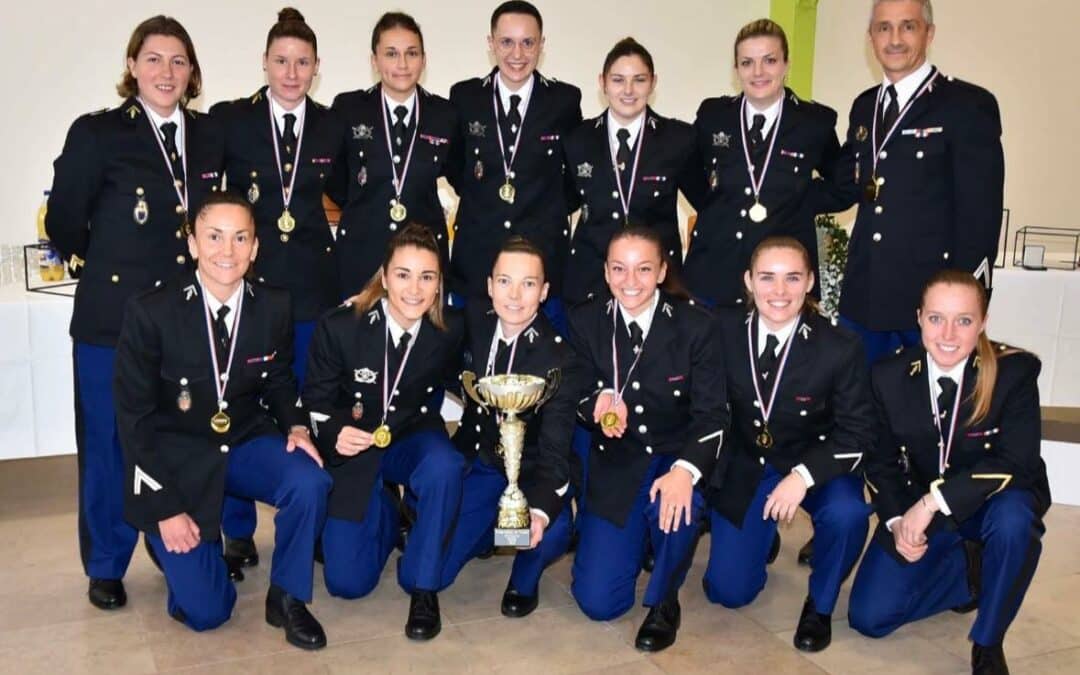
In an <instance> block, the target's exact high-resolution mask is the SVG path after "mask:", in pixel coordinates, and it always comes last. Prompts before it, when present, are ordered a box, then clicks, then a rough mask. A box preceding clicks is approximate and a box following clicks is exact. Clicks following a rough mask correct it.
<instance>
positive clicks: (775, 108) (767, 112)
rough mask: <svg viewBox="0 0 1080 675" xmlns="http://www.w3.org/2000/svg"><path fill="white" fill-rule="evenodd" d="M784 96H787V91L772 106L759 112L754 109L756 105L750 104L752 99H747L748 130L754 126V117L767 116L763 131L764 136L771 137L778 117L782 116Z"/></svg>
mask: <svg viewBox="0 0 1080 675" xmlns="http://www.w3.org/2000/svg"><path fill="white" fill-rule="evenodd" d="M784 96H787V92H786V91H785V92H784V94H783V96H781V97H780V98H778V99H776V100H775V101H773V103H772V105H770V106H769V107H768V108H765V109H764V110H758V109H757V108H756V107H754V104H753V103H751V102H750V99H746V128H747V129H749V128H750V127H752V126H753V125H754V115H764V116H765V126H764V127H763V128H762V129H761V133H762V135H763V136H768V135H769V130H770V129H772V125H773V122H775V121H776V116H777V115H779V114H780V104H781V103H782V102H783V100H784Z"/></svg>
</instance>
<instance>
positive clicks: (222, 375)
mask: <svg viewBox="0 0 1080 675" xmlns="http://www.w3.org/2000/svg"><path fill="white" fill-rule="evenodd" d="M243 283H244V282H241V289H243ZM200 285H201V283H200ZM202 291H203V310H205V312H204V313H205V314H206V337H207V338H208V340H209V343H210V362H211V363H212V364H214V389H215V390H217V402H218V410H219V411H220V410H224V409H225V407H226V403H225V389H226V388H227V387H228V386H229V371H230V370H232V364H233V355H235V354H236V343H237V342H239V340H237V339H236V337H237V336H236V329H237V328H238V327H239V326H240V311H241V310H242V309H243V308H244V292H243V290H241V291H240V298H239V299H238V300H237V301H236V313H235V314H234V315H233V320H232V327H231V328H230V329H229V342H230V344H229V360H228V361H227V362H226V363H225V372H221V367H220V365H219V364H218V358H217V349H215V348H214V322H213V319H211V318H210V299H209V293H210V292H209V291H207V290H206V287H205V286H203V289H202Z"/></svg>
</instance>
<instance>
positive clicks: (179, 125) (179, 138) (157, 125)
mask: <svg viewBox="0 0 1080 675" xmlns="http://www.w3.org/2000/svg"><path fill="white" fill-rule="evenodd" d="M138 101H139V105H141V106H142V109H143V110H145V111H146V114H147V115H148V116H149V117H150V121H151V122H152V123H153V124H154V129H155V130H157V133H158V136H161V125H162V124H165V123H166V122H172V123H173V124H175V125H176V151H177V152H179V153H180V154H183V153H184V111H183V109H182V108H181V106H180V104H179V103H178V104H177V105H176V109H174V110H173V111H172V114H171V115H169V116H168V117H162V116H161V115H159V114H157V113H156V112H155V111H154V109H153V108H151V107H150V106H148V105H146V103H144V102H143V100H142V99H138Z"/></svg>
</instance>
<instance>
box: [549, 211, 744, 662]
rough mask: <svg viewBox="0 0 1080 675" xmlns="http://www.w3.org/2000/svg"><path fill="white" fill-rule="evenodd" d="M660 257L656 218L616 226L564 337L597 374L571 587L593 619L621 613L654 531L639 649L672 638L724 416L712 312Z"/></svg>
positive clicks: (589, 400) (587, 403)
mask: <svg viewBox="0 0 1080 675" xmlns="http://www.w3.org/2000/svg"><path fill="white" fill-rule="evenodd" d="M665 258H666V256H665V251H664V248H663V242H662V241H661V239H660V236H659V235H658V234H657V231H656V230H653V229H650V228H645V227H639V226H631V227H627V228H625V229H622V230H619V231H618V232H617V233H616V234H615V236H614V237H613V238H612V240H611V243H610V244H609V245H608V250H607V261H606V262H605V266H604V277H605V279H606V281H607V285H608V292H607V293H604V294H603V295H601V296H596V297H594V298H592V299H591V300H589V301H587V302H585V303H583V304H582V305H579V306H578V307H575V308H574V309H573V310H572V311H571V313H570V336H571V343H572V345H573V347H574V349H575V351H577V353H578V355H579V356H580V357H581V359H582V360H583V361H584V362H585V365H586V367H587V368H588V371H587V374H588V379H589V381H591V382H595V383H596V390H595V392H594V393H592V394H591V395H588V396H586V398H585V399H584V400H583V401H581V403H580V404H579V407H578V415H579V417H580V419H581V420H582V422H583V423H584V424H586V425H590V426H591V447H590V451H589V460H588V461H589V466H588V472H587V474H586V475H587V476H588V479H587V484H586V494H585V500H584V501H585V504H584V507H583V508H582V511H581V512H580V514H579V517H578V522H579V528H580V533H581V536H580V542H579V544H578V549H577V553H576V556H575V559H574V568H573V584H572V586H571V592H572V593H573V595H574V599H575V600H577V603H578V606H580V607H581V609H582V611H584V612H585V614H586V615H588V616H589V618H591V619H595V620H598V621H606V620H609V619H613V618H615V617H617V616H620V615H622V614H624V613H625V612H626V611H627V610H629V609H630V607H632V606H633V604H634V586H635V582H636V580H637V577H638V575H639V574H640V573H641V569H642V561H643V558H644V553H645V546H646V541H651V543H652V547H653V551H654V555H655V561H656V562H655V568H654V569H653V573H652V576H651V578H650V579H649V585H648V587H647V588H646V590H645V598H644V604H645V605H646V606H648V607H650V608H651V609H650V611H649V613H648V616H647V617H646V618H645V622H644V623H643V624H642V626H641V629H640V630H639V631H638V635H637V640H636V646H637V647H638V649H642V650H645V651H659V650H661V649H664V648H666V647H668V646H670V645H671V644H672V643H674V642H675V635H676V631H677V630H678V628H679V620H680V609H679V600H678V592H679V587H680V586H681V585H682V582H683V580H684V579H685V578H686V572H687V570H688V569H689V567H690V563H691V559H692V557H693V553H694V545H695V543H696V541H697V530H698V528H697V521H698V520H700V518H701V515H702V512H703V510H704V504H705V500H704V498H703V497H702V495H701V493H700V491H699V490H697V489H695V485H699V482H700V479H701V477H702V476H703V475H704V476H709V475H710V474H711V471H712V468H713V464H714V463H715V461H716V458H717V455H718V453H719V451H720V444H721V442H722V441H723V435H724V430H725V429H726V428H727V424H728V413H727V396H726V394H725V388H724V376H723V368H722V365H721V363H722V362H721V355H720V352H719V339H718V336H717V333H716V325H715V319H714V318H713V316H712V315H711V314H708V313H707V312H706V310H703V309H701V308H699V307H694V306H692V305H691V304H690V303H689V302H688V301H686V300H684V299H683V297H682V296H680V295H676V294H674V293H669V292H667V291H665V290H661V289H660V284H662V283H663V282H664V281H665V278H666V276H667V272H668V266H667V262H666V260H665ZM669 283H670V282H669ZM701 487H703V484H701Z"/></svg>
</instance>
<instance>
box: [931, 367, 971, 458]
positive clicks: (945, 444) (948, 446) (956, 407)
mask: <svg viewBox="0 0 1080 675" xmlns="http://www.w3.org/2000/svg"><path fill="white" fill-rule="evenodd" d="M927 370H928V371H929V368H927ZM963 395H964V373H963V372H962V371H961V373H960V382H959V383H958V384H957V386H956V401H955V402H953V411H952V419H951V420H949V439H948V441H946V440H945V435H944V434H943V433H942V430H941V412H940V411H939V410H938V403H937V396H930V410H932V411H933V413H934V426H935V427H937V433H938V475H939V476H944V475H945V468H946V467H947V466H948V465H949V455H951V454H952V446H953V438H954V437H955V435H956V419H957V417H959V416H960V399H962V398H963V397H964V396H963Z"/></svg>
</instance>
